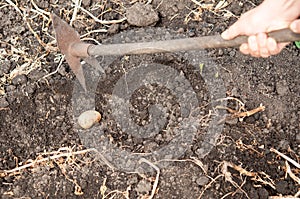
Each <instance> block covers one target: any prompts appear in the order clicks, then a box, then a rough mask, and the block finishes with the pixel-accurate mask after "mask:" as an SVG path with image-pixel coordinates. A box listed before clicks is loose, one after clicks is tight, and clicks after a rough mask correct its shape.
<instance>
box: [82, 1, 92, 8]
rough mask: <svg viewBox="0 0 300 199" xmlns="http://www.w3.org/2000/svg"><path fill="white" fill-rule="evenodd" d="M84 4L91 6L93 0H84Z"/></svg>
mask: <svg viewBox="0 0 300 199" xmlns="http://www.w3.org/2000/svg"><path fill="white" fill-rule="evenodd" d="M81 3H82V5H84V6H85V7H89V6H90V5H91V0H82V2H81Z"/></svg>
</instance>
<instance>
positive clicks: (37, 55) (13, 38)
mask: <svg viewBox="0 0 300 199" xmlns="http://www.w3.org/2000/svg"><path fill="white" fill-rule="evenodd" d="M260 2H261V1H254V0H251V1H246V0H241V1H228V2H225V1H224V3H226V4H219V2H218V1H201V3H196V2H195V1H187V0H185V1H183V0H153V1H140V2H137V1H95V0H83V1H82V2H81V5H80V7H82V8H84V9H81V8H78V10H77V17H76V20H74V21H73V22H72V23H73V27H74V28H75V29H76V30H77V31H78V32H79V34H80V35H84V34H86V33H89V34H87V35H86V36H85V37H84V38H85V40H86V41H87V42H91V43H94V44H95V42H96V41H98V42H100V43H104V44H110V43H132V42H138V41H153V40H169V39H176V38H187V37H195V36H207V35H216V34H220V33H221V32H223V31H224V30H225V29H226V28H227V27H229V25H231V24H232V23H234V22H235V21H236V20H237V18H238V17H239V16H240V15H241V14H242V13H244V12H246V11H247V10H249V9H251V8H253V7H255V6H256V5H259V3H260ZM84 10H86V11H89V13H90V14H92V15H93V16H97V17H98V18H99V19H101V20H102V21H98V22H95V20H94V19H92V17H91V16H90V15H89V14H87V12H85V11H84ZM0 11H1V12H0V16H1V18H0V20H1V26H0V64H1V66H0V121H1V122H0V183H1V185H0V198H149V197H150V198H151V197H153V198H189V199H190V198H251V199H255V198H275V196H282V197H287V196H295V197H298V196H299V188H300V187H299V165H297V164H295V163H293V162H292V161H291V160H294V161H295V162H296V163H297V162H299V155H298V154H299V151H300V147H299V146H300V132H299V128H300V123H299V121H300V118H299V115H300V105H299V103H298V102H299V97H300V96H299V95H300V86H299V85H300V78H299V75H300V67H299V52H300V51H299V49H297V47H296V46H295V45H294V44H290V45H288V46H287V47H286V48H285V49H284V50H283V51H282V52H281V53H280V54H279V55H276V56H271V57H270V58H266V59H263V58H253V57H250V56H245V55H242V54H241V53H240V52H239V51H238V49H236V48H224V49H210V50H205V51H199V52H193V53H188V52H187V53H185V52H183V53H181V54H177V53H158V54H150V55H131V56H120V57H113V56H112V57H97V61H98V63H100V65H101V66H102V67H103V69H104V71H105V75H104V74H101V72H100V73H99V74H100V75H99V79H98V80H97V81H96V82H95V81H91V79H89V78H88V77H90V76H89V75H93V74H96V73H97V72H99V71H97V70H95V71H93V70H92V66H90V65H88V64H84V63H83V66H84V69H85V75H86V77H87V85H88V87H89V88H94V91H95V92H94V93H92V95H90V96H89V95H88V97H86V98H85V99H83V100H82V102H81V105H82V104H83V103H86V106H88V105H90V103H91V102H94V104H93V105H94V107H95V109H96V110H97V111H99V112H100V113H101V115H102V119H101V121H100V123H99V124H96V125H95V128H97V129H100V130H101V132H102V135H101V136H98V134H97V132H96V131H92V130H87V131H83V130H82V129H81V128H80V127H79V126H78V123H77V120H76V117H77V116H78V115H76V114H77V113H75V117H74V110H79V112H80V110H81V109H80V108H81V107H79V108H78V107H74V101H73V99H74V93H76V92H77V90H76V89H79V90H80V89H81V88H80V85H79V84H78V82H77V80H76V78H75V76H74V73H73V72H72V71H71V70H70V68H69V66H68V65H67V63H66V61H64V60H62V59H61V58H62V55H61V54H60V52H59V51H58V50H57V49H56V48H55V47H56V43H55V42H54V41H55V39H54V32H53V27H52V25H51V21H50V18H49V16H48V15H47V12H55V13H57V14H59V16H60V17H62V18H63V20H65V21H67V22H68V23H70V20H71V19H72V14H73V13H74V3H72V1H62V0H57V1H53V0H44V1H39V2H34V1H31V2H30V3H29V2H23V1H20V2H18V4H14V2H10V1H7V0H6V1H0ZM125 16H126V17H127V19H124V17H125ZM113 20H116V21H113ZM93 30H98V31H97V32H91V31H93ZM43 45H44V46H43ZM47 47H48V48H47ZM197 53H198V54H199V56H198V55H197ZM188 55H192V56H193V57H196V58H197V61H199V62H193V60H191V59H188V57H189V56H188ZM200 55H201V56H200ZM200 58H201V59H200ZM198 59H199V60H198ZM61 60H62V61H63V62H61V63H60V61H61ZM195 63H197V65H196V66H195ZM212 63H213V65H212V67H211V68H209V67H208V66H209V64H212ZM147 65H151V66H162V68H164V67H165V68H166V69H167V71H174V73H175V74H178V77H174V81H169V82H170V85H173V84H172V83H174V82H176V81H175V79H177V78H179V79H180V78H182V79H184V81H187V82H189V83H188V84H186V85H189V88H192V90H193V92H194V93H195V95H193V96H195V98H196V99H197V102H198V104H197V107H195V110H194V111H193V110H190V109H189V108H187V111H188V112H187V113H185V111H186V110H185V109H184V110H182V109H183V105H182V103H181V101H180V99H181V96H177V95H176V93H175V94H174V90H172V89H170V88H169V87H168V86H166V85H160V84H155V83H153V84H145V85H143V86H141V87H139V88H138V89H136V90H134V91H133V92H132V95H131V96H130V99H129V103H130V107H129V108H128V109H129V112H128V113H129V115H126V114H125V115H124V121H125V119H126V121H127V119H128V118H127V117H130V118H131V120H132V121H133V122H134V123H135V124H136V125H137V126H139V127H143V126H147V125H149V124H151V121H153V115H151V114H152V113H153V112H151V111H152V110H150V107H152V105H154V104H158V105H159V107H162V109H163V110H165V115H166V116H167V117H166V119H167V122H166V124H164V125H163V128H162V129H160V130H159V132H157V133H156V134H155V135H152V136H151V137H146V138H144V137H142V136H141V137H139V136H133V134H132V133H131V132H126V131H124V128H122V126H121V125H120V124H119V123H118V122H117V119H116V117H114V109H113V108H112V107H111V99H112V96H114V95H113V94H114V90H115V89H116V85H120V86H124V88H126V85H125V84H124V85H123V84H118V83H120V79H122V78H124V77H125V80H126V77H134V75H133V76H132V71H135V70H137V69H139V66H147ZM58 66H59V68H58ZM211 69H214V73H213V76H212V77H209V76H205V75H204V74H208V73H205V72H206V71H211ZM215 71H217V72H215ZM138 74H142V73H138ZM149 74H151V75H153V77H154V76H155V75H157V73H155V71H150V72H149ZM162 74H166V76H167V74H168V73H162ZM166 76H163V77H166ZM92 77H93V76H92ZM170 77H171V76H170ZM208 77H209V78H212V79H217V80H218V82H219V83H220V85H221V83H222V85H223V87H224V90H222V93H223V96H222V97H223V100H221V99H220V98H219V97H220V96H217V95H216V96H215V95H212V93H213V92H212V89H211V87H210V85H209V83H208V81H207V79H209V78H208ZM162 79H163V78H162ZM128 80H129V79H128ZM158 80H159V81H161V79H159V78H158V79H157V81H158ZM141 81H142V80H141ZM145 81H146V80H145ZM149 81H150V82H151V80H149ZM125 83H127V84H128V85H127V86H128V87H127V88H130V86H134V85H132V84H130V81H127V82H126V81H125ZM172 88H174V89H176V86H174V87H172ZM183 88H185V87H183ZM216 88H219V87H216ZM187 91H188V89H183V90H182V91H181V90H176V92H177V93H178V92H179V93H181V92H182V93H186V92H187ZM81 92H82V90H81V91H79V92H78V93H79V94H81ZM78 93H77V94H78ZM221 101H222V102H226V103H224V104H222V103H221ZM212 102H217V104H214V103H212ZM221 105H224V106H226V107H227V108H226V107H221ZM262 106H264V107H265V108H264V109H260V107H262ZM87 108H89V107H83V109H87ZM120 110H123V109H121V108H120ZM256 110H257V111H256ZM247 111H248V112H247ZM194 112H196V113H197V114H196V116H197V117H196V118H195V121H196V122H197V124H196V126H197V128H195V129H191V131H195V135H194V137H193V139H192V141H191V142H190V143H189V145H187V146H184V148H185V150H184V153H182V154H181V152H182V151H181V147H182V146H179V147H178V148H173V149H172V150H173V151H174V154H175V155H174V156H167V157H165V159H167V160H164V161H165V162H164V163H162V161H159V160H158V159H155V157H156V156H155V157H154V158H149V159H147V158H145V159H144V160H143V161H144V162H143V164H144V165H146V166H147V167H148V168H151V169H152V170H151V171H149V172H142V171H140V170H136V172H128V170H126V169H122V168H129V167H130V166H131V164H135V165H137V164H138V163H136V162H133V161H129V160H128V161H127V162H124V164H122V161H123V160H125V159H126V157H125V156H124V157H122V156H120V155H119V157H118V158H119V159H118V160H117V159H116V158H115V156H113V155H110V152H111V151H110V149H109V147H108V148H107V149H105V150H106V154H105V151H104V149H103V148H105V146H106V145H102V149H103V151H101V153H100V154H99V151H97V150H95V149H94V148H93V146H94V145H93V144H95V143H96V145H97V143H98V144H99V143H102V142H103V140H107V143H109V145H107V146H113V147H114V148H116V149H118V150H120V151H123V152H122V154H133V155H136V154H137V155H140V154H144V155H145V154H146V155H149V154H152V153H155V152H156V151H159V149H164V147H166V146H168V145H169V144H170V143H172V140H173V139H176V136H177V134H176V132H179V133H181V132H183V131H180V130H181V129H184V127H182V128H181V124H185V121H186V120H185V119H186V118H185V117H184V116H183V115H184V114H183V113H185V114H186V115H188V116H190V115H193V114H194ZM221 112H222V113H224V114H225V115H224V117H223V119H222V120H220V121H219V122H220V123H218V124H217V123H216V125H219V124H222V125H223V124H224V125H223V126H222V129H221V131H220V134H218V135H219V136H218V137H217V138H216V140H215V144H214V146H213V147H212V148H211V150H210V151H209V153H208V154H207V155H205V156H203V154H202V153H201V146H202V143H203V139H204V137H205V135H206V133H207V132H209V129H210V124H211V122H212V121H214V120H213V118H215V117H216V114H217V113H221ZM247 113H253V114H250V116H248V117H244V116H245V115H243V114H246V115H247ZM239 114H240V115H239ZM125 117H126V118H125ZM154 127H155V126H154ZM92 129H93V128H92ZM84 132H85V133H87V134H82V133H84ZM184 132H189V131H187V130H185V131H184ZM93 133H94V134H93ZM82 135H84V137H88V136H89V135H94V136H95V137H93V139H90V140H88V139H87V140H84V139H83V138H82ZM188 135H189V134H187V136H188ZM184 137H185V136H183V138H184ZM103 143H104V142H103ZM103 146H104V147H103ZM278 152H281V153H282V154H285V155H286V156H288V157H289V158H290V160H289V161H287V158H286V157H283V156H282V155H280V154H279V153H278ZM146 155H145V157H151V156H146ZM118 161H120V163H119V164H118ZM125 163H126V164H128V165H126V164H125Z"/></svg>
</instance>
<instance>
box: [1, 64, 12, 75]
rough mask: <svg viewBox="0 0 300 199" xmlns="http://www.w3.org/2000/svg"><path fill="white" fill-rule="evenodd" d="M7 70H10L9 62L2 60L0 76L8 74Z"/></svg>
mask: <svg viewBox="0 0 300 199" xmlns="http://www.w3.org/2000/svg"><path fill="white" fill-rule="evenodd" d="M9 70H10V63H9V62H3V63H1V64H0V76H3V75H4V74H8V73H9Z"/></svg>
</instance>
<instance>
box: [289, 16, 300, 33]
mask: <svg viewBox="0 0 300 199" xmlns="http://www.w3.org/2000/svg"><path fill="white" fill-rule="evenodd" d="M290 28H291V30H292V31H293V32H295V33H300V19H298V20H295V21H293V22H292V23H291V25H290Z"/></svg>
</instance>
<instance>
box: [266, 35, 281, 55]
mask: <svg viewBox="0 0 300 199" xmlns="http://www.w3.org/2000/svg"><path fill="white" fill-rule="evenodd" d="M267 47H268V49H269V52H270V54H271V55H276V54H278V53H279V52H280V50H279V46H278V45H277V42H276V40H275V39H273V38H271V37H269V38H268V39H267Z"/></svg>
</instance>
